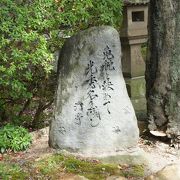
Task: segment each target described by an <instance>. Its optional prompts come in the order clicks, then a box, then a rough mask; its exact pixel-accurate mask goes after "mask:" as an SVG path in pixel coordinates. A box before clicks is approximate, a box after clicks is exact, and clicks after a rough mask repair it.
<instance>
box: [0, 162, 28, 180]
mask: <svg viewBox="0 0 180 180" xmlns="http://www.w3.org/2000/svg"><path fill="white" fill-rule="evenodd" d="M28 177H29V174H28V173H27V172H25V171H24V170H23V169H22V168H21V167H20V166H19V165H18V164H13V163H9V162H8V163H7V162H0V179H7V180H9V179H19V180H21V179H26V178H28Z"/></svg>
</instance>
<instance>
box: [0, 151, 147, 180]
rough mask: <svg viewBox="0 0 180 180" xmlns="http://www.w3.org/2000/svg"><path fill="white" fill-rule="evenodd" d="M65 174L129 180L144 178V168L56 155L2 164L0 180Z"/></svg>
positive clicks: (55, 176) (0, 163)
mask: <svg viewBox="0 0 180 180" xmlns="http://www.w3.org/2000/svg"><path fill="white" fill-rule="evenodd" d="M63 174H67V175H71V174H78V175H82V176H85V177H87V178H88V179H90V180H104V179H106V178H107V177H108V176H111V175H116V176H124V177H127V178H131V177H133V178H135V179H136V178H137V179H138V178H142V177H143V176H144V168H143V166H139V165H136V166H129V165H124V166H123V165H122V166H120V165H117V164H102V163H99V162H97V161H88V160H84V159H83V160H82V159H79V158H76V157H74V156H65V155H62V154H54V155H51V156H48V157H46V158H44V159H42V160H39V161H26V160H23V164H22V161H19V162H16V163H14V162H13V163H12V162H11V161H10V160H7V161H6V160H5V159H4V161H1V162H0V179H3V180H6V179H7V180H9V179H18V180H21V179H22V180H24V179H28V177H31V178H32V179H60V178H62V175H63Z"/></svg>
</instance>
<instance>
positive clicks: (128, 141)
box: [49, 26, 139, 157]
mask: <svg viewBox="0 0 180 180" xmlns="http://www.w3.org/2000/svg"><path fill="white" fill-rule="evenodd" d="M58 72H59V73H58V88H57V94H56V108H55V114H54V120H53V121H52V123H51V128H50V140H49V143H50V146H52V147H54V148H58V149H65V150H67V151H69V152H74V153H79V154H82V155H84V156H88V157H106V156H108V155H115V154H117V153H118V152H123V151H124V150H127V149H131V148H133V147H135V146H136V145H137V141H138V138H139V130H138V127H137V120H136V117H135V113H134V109H133V107H132V104H131V101H130V99H129V97H128V94H127V90H126V85H125V82H124V78H123V76H122V71H121V46H120V40H119V34H118V32H117V31H116V30H115V29H113V28H112V27H107V26H103V27H94V28H90V29H88V30H86V31H82V32H80V33H79V34H77V35H75V36H73V37H71V38H70V39H69V40H67V42H66V43H65V45H64V47H63V48H62V51H61V54H60V59H59V65H58Z"/></svg>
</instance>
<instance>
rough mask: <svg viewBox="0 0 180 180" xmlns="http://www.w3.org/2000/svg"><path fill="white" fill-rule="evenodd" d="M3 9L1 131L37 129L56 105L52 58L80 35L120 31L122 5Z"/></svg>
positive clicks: (16, 1)
mask: <svg viewBox="0 0 180 180" xmlns="http://www.w3.org/2000/svg"><path fill="white" fill-rule="evenodd" d="M0 7H1V8H0V24H1V26H0V125H2V124H4V123H6V122H7V121H8V122H11V123H12V122H13V123H16V124H18V125H19V124H22V122H23V123H24V121H26V122H25V123H24V124H30V126H31V125H32V127H36V126H37V125H38V124H39V122H38V123H37V121H39V120H40V115H41V112H42V111H44V110H45V109H46V108H47V107H48V106H49V105H50V104H51V103H52V100H53V98H52V97H53V94H54V91H53V88H54V85H55V83H54V81H53V78H54V74H53V71H52V63H53V61H54V52H56V51H57V50H59V49H60V48H61V46H62V45H63V42H64V39H65V37H67V36H71V35H72V34H74V33H76V32H77V31H79V30H82V29H86V28H88V27H90V26H94V25H112V26H115V27H118V25H119V24H120V17H121V12H122V0H96V1H94V0H75V1H72V0H0ZM27 116H28V117H27ZM29 116H30V118H29ZM29 122H30V123H29Z"/></svg>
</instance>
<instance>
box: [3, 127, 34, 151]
mask: <svg viewBox="0 0 180 180" xmlns="http://www.w3.org/2000/svg"><path fill="white" fill-rule="evenodd" d="M31 141H32V138H31V135H30V134H29V132H28V131H27V130H26V129H25V128H23V127H18V126H13V125H10V124H7V125H6V126H4V127H3V128H1V129H0V151H1V153H3V152H5V151H7V150H9V149H10V150H12V151H21V150H26V149H27V148H28V147H29V146H30V144H31Z"/></svg>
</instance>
